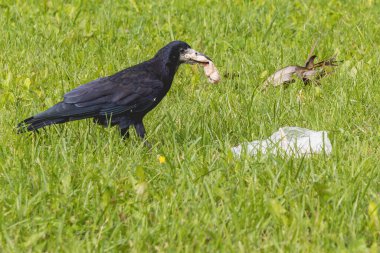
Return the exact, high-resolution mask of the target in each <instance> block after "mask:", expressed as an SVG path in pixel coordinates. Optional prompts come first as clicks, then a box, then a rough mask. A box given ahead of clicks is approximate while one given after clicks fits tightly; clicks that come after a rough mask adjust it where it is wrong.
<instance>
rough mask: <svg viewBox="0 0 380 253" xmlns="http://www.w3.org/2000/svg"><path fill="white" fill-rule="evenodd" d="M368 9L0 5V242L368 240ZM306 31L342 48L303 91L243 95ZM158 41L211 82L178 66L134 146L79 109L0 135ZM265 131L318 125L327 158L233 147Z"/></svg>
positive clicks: (371, 100) (372, 83) (376, 86)
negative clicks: (216, 80) (217, 77)
mask: <svg viewBox="0 0 380 253" xmlns="http://www.w3.org/2000/svg"><path fill="white" fill-rule="evenodd" d="M123 2H124V3H123ZM379 16H380V4H379V1H376V0H372V1H371V0H368V1H353V0H351V1H334V0H332V1H330V0H321V1H301V0H297V1H262V0H258V1H253V2H251V1H224V2H220V3H219V2H217V1H198V2H196V1H155V2H153V1H134V0H130V1H118V2H116V1H92V2H91V3H90V2H89V1H82V2H81V1H72V2H71V3H70V4H66V3H63V2H61V3H59V2H58V1H34V2H24V1H17V2H16V3H14V1H8V0H4V1H1V3H0V27H1V30H0V31H1V36H0V48H1V50H0V94H1V96H0V105H1V106H0V122H1V127H0V140H1V146H0V252H94V251H95V252H378V251H379V250H380V248H379V247H380V223H379V211H378V207H379V206H380V180H379V179H380V170H379V169H380V166H379V159H380V114H379V112H380V77H379V63H380V51H379V50H380V49H379V48H380V47H379V45H380V43H379V42H380V23H379ZM318 38H320V41H319V44H318V46H317V48H316V54H317V55H318V56H319V59H322V58H326V57H329V56H331V55H332V54H334V53H337V55H338V59H341V60H344V63H343V64H342V65H341V67H339V68H338V70H337V72H336V73H334V74H333V75H331V76H329V77H327V78H326V79H324V80H323V81H322V86H321V87H320V88H321V91H319V90H318V89H317V88H315V87H314V86H307V87H304V86H303V85H302V83H301V82H296V83H294V84H292V85H290V87H289V88H288V89H281V88H279V89H274V88H273V89H269V91H267V92H260V91H259V89H258V88H259V87H260V85H261V83H262V82H263V80H264V79H265V77H266V76H267V75H268V74H269V73H272V72H273V71H275V70H276V69H278V68H280V67H283V66H286V65H289V64H303V62H304V61H305V59H306V57H307V55H308V53H309V50H310V48H311V46H312V44H313V43H314V41H315V40H317V39H318ZM174 39H179V40H184V41H186V42H188V43H189V44H190V45H191V46H192V47H193V48H194V49H196V50H198V51H200V52H204V53H205V54H207V55H209V56H210V57H212V59H213V60H214V62H215V63H216V65H217V67H218V68H219V70H220V73H221V74H222V75H228V76H229V77H224V78H223V80H222V82H221V83H220V84H219V85H211V84H209V83H207V80H206V78H205V77H204V75H203V70H202V69H201V68H199V67H196V66H188V65H187V66H181V67H180V69H179V71H178V73H177V75H176V77H175V80H174V83H173V86H172V89H171V91H170V92H169V94H168V96H167V97H166V98H165V99H164V100H163V101H162V102H161V104H160V105H159V106H158V107H157V108H156V109H155V110H154V111H153V112H151V113H150V114H148V116H147V117H146V118H145V125H146V127H147V132H148V138H149V140H150V142H152V143H153V144H154V145H155V146H154V148H153V150H152V151H151V152H148V151H147V149H146V148H145V147H144V146H143V145H142V144H141V142H140V141H139V140H138V138H137V137H136V136H135V134H132V137H131V139H130V140H128V141H126V142H124V141H122V140H121V139H120V138H119V134H118V130H117V129H116V128H110V129H105V128H101V127H99V126H94V125H93V124H92V122H91V121H90V120H88V121H80V122H73V123H69V124H66V125H60V126H54V127H49V128H48V129H47V130H46V131H42V132H41V133H40V134H36V135H28V134H24V135H17V134H16V133H15V126H16V124H17V123H18V122H19V121H21V120H22V119H24V118H26V117H29V116H31V115H33V114H35V113H37V112H40V111H42V110H44V109H46V108H48V107H49V106H51V105H53V104H54V103H56V102H58V101H60V99H62V96H63V94H64V93H65V92H67V91H69V90H70V89H72V88H74V87H76V86H77V85H79V84H83V83H86V82H88V81H91V80H93V79H96V78H98V77H100V76H106V75H110V74H113V73H115V72H117V71H119V70H121V69H123V68H125V67H128V66H130V65H133V64H136V63H138V62H141V61H143V60H146V59H148V58H150V57H151V56H153V55H154V53H155V52H156V51H157V50H158V49H159V48H161V47H162V46H164V45H165V44H166V43H168V42H170V41H171V40H174ZM299 92H302V102H301V103H299V102H298V100H297V95H298V94H299ZM282 126H300V127H306V128H309V129H314V130H327V131H328V132H329V137H330V139H331V141H332V145H333V153H332V155H331V156H323V155H319V156H314V157H312V158H305V159H296V158H280V157H275V156H269V155H268V156H266V155H263V156H260V157H258V158H249V157H246V156H244V157H242V158H241V159H233V157H232V154H231V152H230V147H232V146H235V145H237V144H238V143H241V142H244V141H251V140H253V139H260V138H267V137H268V136H269V135H270V134H271V133H272V132H274V131H276V130H278V128H279V127H282ZM132 133H133V132H132ZM158 155H161V156H165V158H166V163H163V164H160V163H159V161H158V159H157V156H158Z"/></svg>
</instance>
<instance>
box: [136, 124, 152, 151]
mask: <svg viewBox="0 0 380 253" xmlns="http://www.w3.org/2000/svg"><path fill="white" fill-rule="evenodd" d="M134 126H135V129H136V133H137V135H138V136H139V137H140V138H141V139H142V140H143V141H144V145H145V146H146V147H148V148H152V145H151V144H150V143H149V142H148V141H147V140H146V139H145V127H144V124H143V123H142V121H140V122H136V123H135V124H134Z"/></svg>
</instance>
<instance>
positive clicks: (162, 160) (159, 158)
mask: <svg viewBox="0 0 380 253" xmlns="http://www.w3.org/2000/svg"><path fill="white" fill-rule="evenodd" d="M157 159H158V161H159V162H160V164H163V163H166V158H165V156H163V155H158V156H157Z"/></svg>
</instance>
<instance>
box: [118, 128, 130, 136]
mask: <svg viewBox="0 0 380 253" xmlns="http://www.w3.org/2000/svg"><path fill="white" fill-rule="evenodd" d="M128 130H129V127H126V128H120V135H121V138H123V139H128V138H129V131H128Z"/></svg>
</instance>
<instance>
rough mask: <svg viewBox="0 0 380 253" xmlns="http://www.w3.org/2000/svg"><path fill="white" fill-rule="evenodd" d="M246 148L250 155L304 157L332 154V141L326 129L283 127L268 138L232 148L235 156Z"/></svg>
mask: <svg viewBox="0 0 380 253" xmlns="http://www.w3.org/2000/svg"><path fill="white" fill-rule="evenodd" d="M245 150H246V152H247V154H248V155H250V156H257V155H258V154H273V155H283V156H294V157H304V156H310V155H312V154H320V153H325V154H327V155H328V154H330V153H331V151H332V146H331V142H330V140H329V138H328V136H327V132H326V131H313V130H309V129H306V128H300V127H283V128H280V129H279V130H278V131H277V132H275V133H273V134H272V135H271V136H270V137H269V138H268V139H266V140H257V141H253V142H248V143H243V144H241V145H239V146H237V147H233V148H232V153H233V154H234V155H235V156H238V157H239V156H240V155H241V154H242V153H243V152H244V151H245Z"/></svg>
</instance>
